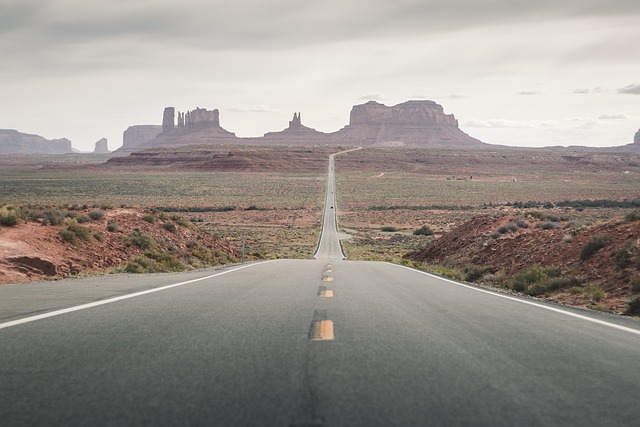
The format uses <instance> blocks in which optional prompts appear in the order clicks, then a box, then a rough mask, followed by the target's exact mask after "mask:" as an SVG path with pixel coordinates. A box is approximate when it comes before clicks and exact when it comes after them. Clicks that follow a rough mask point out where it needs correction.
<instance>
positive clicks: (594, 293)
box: [585, 285, 604, 302]
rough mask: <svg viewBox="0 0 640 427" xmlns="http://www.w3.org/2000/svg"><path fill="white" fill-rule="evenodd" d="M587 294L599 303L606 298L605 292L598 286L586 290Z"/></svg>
mask: <svg viewBox="0 0 640 427" xmlns="http://www.w3.org/2000/svg"><path fill="white" fill-rule="evenodd" d="M585 291H586V294H587V295H588V296H589V297H590V298H591V299H592V300H593V301H594V302H598V301H600V300H601V299H602V298H604V290H603V289H602V288H601V287H599V286H596V285H591V286H589V287H587V289H586V290H585Z"/></svg>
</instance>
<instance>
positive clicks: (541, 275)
mask: <svg viewBox="0 0 640 427" xmlns="http://www.w3.org/2000/svg"><path fill="white" fill-rule="evenodd" d="M581 284H582V279H580V278H579V277H576V276H574V275H572V274H563V272H562V269H561V268H559V267H555V266H550V267H542V266H540V265H539V264H535V265H533V266H531V267H530V268H528V269H527V270H524V271H522V272H520V273H518V274H516V275H515V276H514V277H513V279H512V280H511V282H510V284H509V287H510V288H511V289H513V290H514V291H516V292H522V293H524V294H527V295H531V296H539V295H543V294H546V293H548V292H553V291H557V290H559V289H566V288H573V287H577V286H580V285H581Z"/></svg>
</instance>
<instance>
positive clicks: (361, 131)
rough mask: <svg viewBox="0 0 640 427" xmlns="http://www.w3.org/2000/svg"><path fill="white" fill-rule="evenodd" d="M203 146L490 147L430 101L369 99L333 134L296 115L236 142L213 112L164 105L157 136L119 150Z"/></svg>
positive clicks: (354, 110)
mask: <svg viewBox="0 0 640 427" xmlns="http://www.w3.org/2000/svg"><path fill="white" fill-rule="evenodd" d="M202 144H204V145H207V144H258V145H260V144H269V145H327V144H343V145H345V144H346V145H362V146H379V147H415V148H419V147H423V148H428V147H439V148H443V147H452V148H465V147H466V148H483V147H493V146H490V145H489V144H485V143H483V142H482V141H480V140H478V139H476V138H472V137H471V136H469V135H467V134H466V133H464V132H462V131H461V130H460V128H459V126H458V120H456V118H455V117H454V115H453V114H445V113H444V109H443V107H442V106H441V105H440V104H437V103H435V102H433V101H407V102H404V103H402V104H398V105H394V106H392V107H388V106H386V105H383V104H380V103H377V102H375V101H369V102H367V103H366V104H361V105H355V106H354V107H353V108H352V110H351V115H350V119H349V124H348V125H347V126H345V127H344V128H342V129H341V130H339V131H337V132H333V133H324V132H319V131H317V130H315V129H312V128H310V127H307V126H305V125H303V124H302V119H301V114H300V113H294V114H293V119H292V120H291V121H290V122H289V127H287V128H286V129H284V130H282V131H279V132H268V133H266V134H265V135H264V136H262V137H259V138H238V137H237V136H236V135H235V134H234V133H232V132H229V131H227V130H226V129H224V128H222V127H221V126H220V113H219V111H218V110H217V109H215V110H211V111H210V110H206V109H202V108H196V109H195V110H192V111H188V112H185V113H181V112H178V115H177V123H176V111H175V108H174V107H167V108H165V110H164V113H163V120H162V133H160V134H159V135H158V136H157V137H156V138H154V139H151V140H149V141H146V142H144V143H141V144H140V145H138V146H136V147H135V150H133V149H132V148H134V147H131V148H125V147H123V149H122V150H119V151H140V150H144V149H151V148H171V147H180V146H185V145H202Z"/></svg>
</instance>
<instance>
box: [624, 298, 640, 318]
mask: <svg viewBox="0 0 640 427" xmlns="http://www.w3.org/2000/svg"><path fill="white" fill-rule="evenodd" d="M625 314H626V315H628V316H640V296H637V297H635V298H634V299H632V300H631V301H629V305H628V306H627V311H626V312H625Z"/></svg>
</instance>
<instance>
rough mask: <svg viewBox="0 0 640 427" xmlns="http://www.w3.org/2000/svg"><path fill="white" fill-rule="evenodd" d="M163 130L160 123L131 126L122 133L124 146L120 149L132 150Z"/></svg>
mask: <svg viewBox="0 0 640 427" xmlns="http://www.w3.org/2000/svg"><path fill="white" fill-rule="evenodd" d="M160 132H162V126H159V125H136V126H129V127H128V128H127V130H125V131H124V132H123V133H122V147H121V148H120V149H119V150H118V151H130V150H131V149H132V148H134V147H137V146H138V145H140V144H144V143H145V142H148V141H151V140H152V139H154V138H155V137H157V136H158V135H160Z"/></svg>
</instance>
